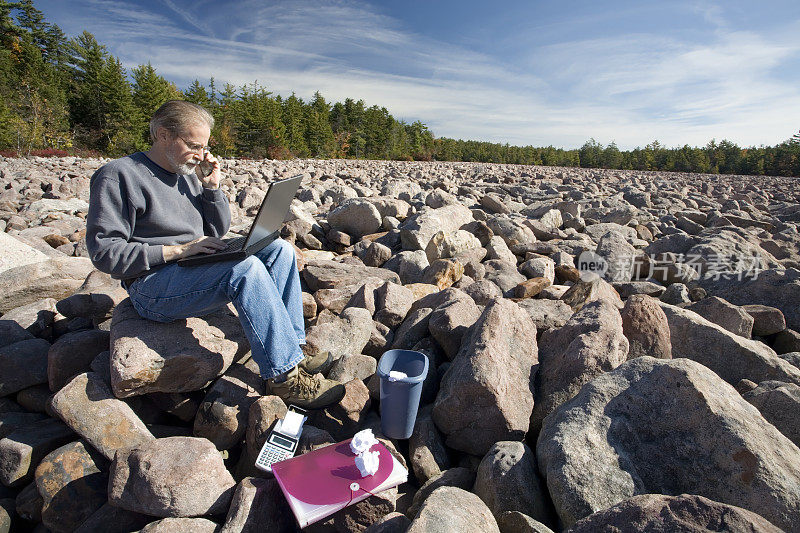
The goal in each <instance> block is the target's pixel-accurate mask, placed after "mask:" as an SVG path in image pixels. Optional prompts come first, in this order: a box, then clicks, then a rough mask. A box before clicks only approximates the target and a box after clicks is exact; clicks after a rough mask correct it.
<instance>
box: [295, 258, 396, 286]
mask: <svg viewBox="0 0 800 533" xmlns="http://www.w3.org/2000/svg"><path fill="white" fill-rule="evenodd" d="M367 278H380V279H382V280H384V281H391V282H393V283H400V277H399V276H398V275H397V274H396V273H394V272H392V271H391V270H387V269H385V268H377V267H368V266H358V265H350V264H345V263H339V262H337V261H330V260H325V259H322V260H314V261H309V262H308V263H307V264H306V268H305V269H303V279H304V280H305V282H306V283H307V284H308V288H309V289H310V290H311V291H312V292H316V291H318V290H320V289H335V288H337V287H339V286H347V285H353V280H363V279H367Z"/></svg>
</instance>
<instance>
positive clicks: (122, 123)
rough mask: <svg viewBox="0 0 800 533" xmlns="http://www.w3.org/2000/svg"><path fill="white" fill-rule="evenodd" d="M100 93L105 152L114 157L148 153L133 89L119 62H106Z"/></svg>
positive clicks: (110, 59)
mask: <svg viewBox="0 0 800 533" xmlns="http://www.w3.org/2000/svg"><path fill="white" fill-rule="evenodd" d="M100 90H101V104H102V110H103V124H102V131H103V133H104V136H105V147H104V150H105V151H106V152H108V153H110V154H111V155H123V154H126V153H130V152H134V151H137V150H144V149H146V147H147V143H145V142H142V138H141V135H140V134H139V131H138V129H137V128H138V126H139V125H140V124H141V117H140V116H139V115H138V111H137V109H136V107H135V106H134V105H133V95H132V94H131V86H130V83H128V79H127V75H126V73H125V69H124V68H122V64H121V63H120V61H119V59H117V58H115V57H109V58H108V59H107V60H106V64H105V65H104V67H103V70H102V72H101V73H100Z"/></svg>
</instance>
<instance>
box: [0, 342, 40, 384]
mask: <svg viewBox="0 0 800 533" xmlns="http://www.w3.org/2000/svg"><path fill="white" fill-rule="evenodd" d="M49 349H50V343H49V342H47V341H46V340H44V339H29V340H23V341H19V342H15V343H14V344H9V345H7V346H3V347H2V348H0V368H2V369H3V372H2V373H0V396H8V395H9V394H13V393H15V392H18V391H21V390H22V389H26V388H28V387H32V386H33V385H38V384H39V383H47V352H48V350H49Z"/></svg>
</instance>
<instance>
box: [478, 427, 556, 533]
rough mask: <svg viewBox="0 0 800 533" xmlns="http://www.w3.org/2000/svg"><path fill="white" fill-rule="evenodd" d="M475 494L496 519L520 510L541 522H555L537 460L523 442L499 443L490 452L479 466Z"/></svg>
mask: <svg viewBox="0 0 800 533" xmlns="http://www.w3.org/2000/svg"><path fill="white" fill-rule="evenodd" d="M473 492H475V494H477V495H478V496H479V497H480V499H481V500H483V502H484V503H485V504H486V506H487V507H488V508H489V510H490V511H491V512H492V514H493V515H494V516H495V518H499V517H500V515H501V514H503V513H504V512H505V511H519V512H521V513H525V514H526V515H528V516H530V517H532V518H535V519H536V520H539V521H541V522H550V521H551V520H552V517H551V516H550V513H549V510H548V508H547V496H546V492H545V488H544V485H543V484H542V482H541V480H540V479H539V475H538V474H537V473H536V458H535V457H534V456H533V451H532V450H531V449H530V448H528V446H527V445H526V444H524V443H522V442H516V441H501V442H496V443H495V444H494V445H493V446H492V447H491V448H490V449H489V451H488V452H487V453H486V455H485V456H484V457H483V459H482V460H481V463H480V465H479V466H478V471H477V476H476V478H475V487H474V489H473Z"/></svg>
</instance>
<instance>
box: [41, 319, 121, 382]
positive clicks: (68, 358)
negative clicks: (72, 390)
mask: <svg viewBox="0 0 800 533" xmlns="http://www.w3.org/2000/svg"><path fill="white" fill-rule="evenodd" d="M108 342H109V333H108V332H107V331H102V330H97V329H90V330H85V331H76V332H74V333H67V334H65V335H62V336H61V337H59V338H58V340H57V341H56V342H54V343H53V345H52V346H50V349H49V350H48V352H47V382H48V384H49V385H50V390H51V391H53V392H56V391H57V390H59V389H61V387H63V386H64V385H66V384H67V383H69V381H70V380H71V379H72V378H74V377H75V376H77V375H78V374H81V373H83V372H86V371H87V370H89V369H90V368H91V364H92V361H93V360H94V358H95V357H97V356H98V354H100V353H102V352H106V351H108V348H109V345H108Z"/></svg>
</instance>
